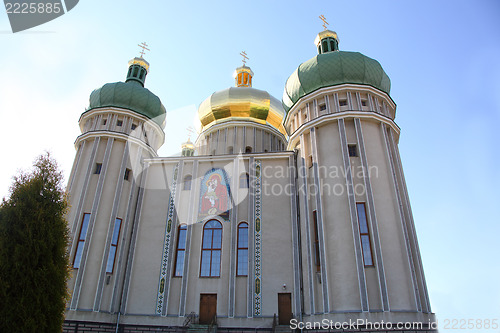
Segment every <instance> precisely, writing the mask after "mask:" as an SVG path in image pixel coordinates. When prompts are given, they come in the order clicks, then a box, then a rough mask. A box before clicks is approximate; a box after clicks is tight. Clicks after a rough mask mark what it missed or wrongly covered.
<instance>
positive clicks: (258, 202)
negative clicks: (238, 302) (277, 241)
mask: <svg viewBox="0 0 500 333" xmlns="http://www.w3.org/2000/svg"><path fill="white" fill-rule="evenodd" d="M254 190H255V210H254V211H255V246H254V249H255V253H254V258H255V289H254V315H255V316H260V315H261V313H262V311H261V310H262V270H261V269H262V228H261V218H262V175H261V160H255V183H254Z"/></svg>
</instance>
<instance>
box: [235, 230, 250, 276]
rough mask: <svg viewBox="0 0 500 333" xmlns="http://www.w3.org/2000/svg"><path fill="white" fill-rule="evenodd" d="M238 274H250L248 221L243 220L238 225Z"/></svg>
mask: <svg viewBox="0 0 500 333" xmlns="http://www.w3.org/2000/svg"><path fill="white" fill-rule="evenodd" d="M236 275H237V276H247V275H248V223H246V222H241V223H240V224H239V225H238V256H237V264H236Z"/></svg>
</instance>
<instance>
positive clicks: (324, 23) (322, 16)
mask: <svg viewBox="0 0 500 333" xmlns="http://www.w3.org/2000/svg"><path fill="white" fill-rule="evenodd" d="M319 19H320V20H321V21H323V28H325V30H326V25H327V24H328V25H330V24H329V23H328V22H326V17H325V15H320V16H319Z"/></svg>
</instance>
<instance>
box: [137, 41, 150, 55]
mask: <svg viewBox="0 0 500 333" xmlns="http://www.w3.org/2000/svg"><path fill="white" fill-rule="evenodd" d="M137 46H139V47H140V48H142V51H141V58H144V53H146V50H147V51H151V50H150V49H148V46H149V45H148V44H146V42H142V43H141V44H137Z"/></svg>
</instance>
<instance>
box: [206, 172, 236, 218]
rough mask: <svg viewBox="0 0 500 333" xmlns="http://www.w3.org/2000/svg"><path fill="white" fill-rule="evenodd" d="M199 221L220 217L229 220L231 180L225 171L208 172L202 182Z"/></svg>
mask: <svg viewBox="0 0 500 333" xmlns="http://www.w3.org/2000/svg"><path fill="white" fill-rule="evenodd" d="M200 195H201V197H200V213H199V220H200V221H201V220H202V219H204V218H206V217H209V216H215V215H218V216H220V217H222V218H224V219H225V220H228V219H229V209H230V208H231V190H230V188H229V180H228V178H227V176H226V173H225V171H224V170H223V169H212V170H210V171H208V172H207V173H206V174H205V176H204V177H203V180H202V182H201V190H200Z"/></svg>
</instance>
